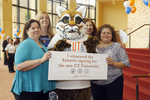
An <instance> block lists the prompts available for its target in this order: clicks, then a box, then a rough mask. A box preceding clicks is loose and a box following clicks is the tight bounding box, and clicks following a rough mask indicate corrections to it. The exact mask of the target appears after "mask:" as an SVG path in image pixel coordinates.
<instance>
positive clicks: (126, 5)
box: [123, 1, 131, 8]
mask: <svg viewBox="0 0 150 100" xmlns="http://www.w3.org/2000/svg"><path fill="white" fill-rule="evenodd" d="M129 4H130V1H125V2H124V3H123V6H124V7H125V8H126V7H131V6H130V5H129Z"/></svg>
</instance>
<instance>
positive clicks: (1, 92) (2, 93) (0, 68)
mask: <svg viewBox="0 0 150 100" xmlns="http://www.w3.org/2000/svg"><path fill="white" fill-rule="evenodd" d="M3 62H4V60H3V59H0V100H15V99H14V96H13V94H12V93H11V92H10V89H11V87H12V83H13V79H14V76H15V73H9V72H8V65H3Z"/></svg>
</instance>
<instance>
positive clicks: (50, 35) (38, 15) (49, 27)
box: [35, 11, 54, 38]
mask: <svg viewBox="0 0 150 100" xmlns="http://www.w3.org/2000/svg"><path fill="white" fill-rule="evenodd" d="M43 14H47V12H46V11H40V12H39V13H38V14H37V15H36V18H35V19H36V20H38V21H40V18H41V16H42V15H43ZM47 15H48V14H47ZM48 18H49V15H48ZM47 32H48V37H49V38H53V36H54V33H53V29H52V25H51V22H50V18H49V25H48V30H47Z"/></svg>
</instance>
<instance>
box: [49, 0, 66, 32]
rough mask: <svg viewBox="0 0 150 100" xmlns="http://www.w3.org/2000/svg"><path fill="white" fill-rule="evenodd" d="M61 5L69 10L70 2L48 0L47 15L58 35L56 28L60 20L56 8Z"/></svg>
mask: <svg viewBox="0 0 150 100" xmlns="http://www.w3.org/2000/svg"><path fill="white" fill-rule="evenodd" d="M59 5H61V6H63V7H65V8H67V9H68V0H47V13H48V15H49V17H50V21H51V24H52V28H53V32H54V34H56V29H55V27H56V24H57V22H58V20H59V18H58V16H57V13H56V7H57V6H59Z"/></svg>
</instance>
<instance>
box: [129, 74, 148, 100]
mask: <svg viewBox="0 0 150 100" xmlns="http://www.w3.org/2000/svg"><path fill="white" fill-rule="evenodd" d="M132 77H133V78H137V79H136V80H137V82H136V100H139V84H138V78H139V77H150V74H148V75H133V76H132Z"/></svg>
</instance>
